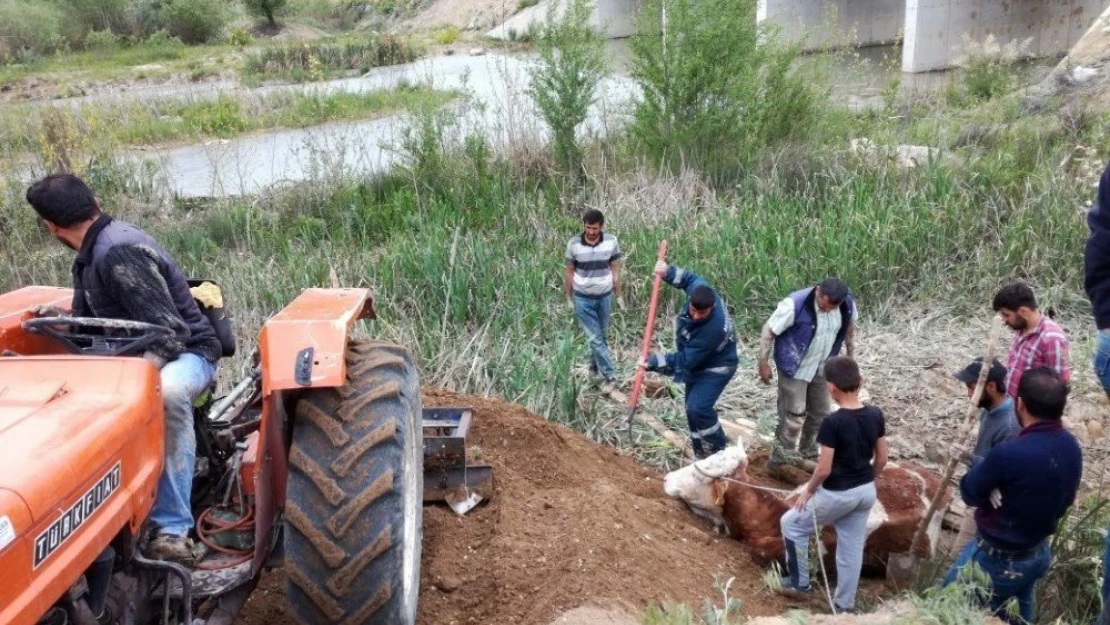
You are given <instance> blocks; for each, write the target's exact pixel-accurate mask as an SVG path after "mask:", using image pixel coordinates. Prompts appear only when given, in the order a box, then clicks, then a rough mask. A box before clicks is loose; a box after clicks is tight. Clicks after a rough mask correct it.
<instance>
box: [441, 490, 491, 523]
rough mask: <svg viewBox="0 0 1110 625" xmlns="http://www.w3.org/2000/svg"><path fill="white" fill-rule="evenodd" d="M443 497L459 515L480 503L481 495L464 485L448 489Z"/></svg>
mask: <svg viewBox="0 0 1110 625" xmlns="http://www.w3.org/2000/svg"><path fill="white" fill-rule="evenodd" d="M443 499H444V500H445V501H446V502H447V505H449V506H451V509H452V510H454V511H455V514H457V515H459V516H462V515H464V514H466V513H467V512H470V511H471V510H473V509H474V506H477V505H478V504H480V503H482V496H481V495H479V494H478V493H476V492H474V491H472V490H470V489H468V488H466V487H465V486H462V487H460V488H455V489H452V490H450V491H449V492H448V493H447V494H446V495H445V496H444V497H443Z"/></svg>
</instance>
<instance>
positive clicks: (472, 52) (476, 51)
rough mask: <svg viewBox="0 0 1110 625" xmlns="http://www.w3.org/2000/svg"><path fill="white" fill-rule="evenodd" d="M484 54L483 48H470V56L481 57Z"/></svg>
mask: <svg viewBox="0 0 1110 625" xmlns="http://www.w3.org/2000/svg"><path fill="white" fill-rule="evenodd" d="M485 53H486V49H485V48H471V49H470V56H483V55H485Z"/></svg>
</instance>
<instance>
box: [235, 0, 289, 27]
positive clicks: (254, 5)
mask: <svg viewBox="0 0 1110 625" xmlns="http://www.w3.org/2000/svg"><path fill="white" fill-rule="evenodd" d="M287 3H288V0H243V6H245V7H246V9H247V12H248V13H250V14H251V15H254V16H257V17H264V18H266V21H267V22H269V23H270V26H272V27H274V28H277V16H278V15H281V14H282V13H284V12H285V5H286V4H287Z"/></svg>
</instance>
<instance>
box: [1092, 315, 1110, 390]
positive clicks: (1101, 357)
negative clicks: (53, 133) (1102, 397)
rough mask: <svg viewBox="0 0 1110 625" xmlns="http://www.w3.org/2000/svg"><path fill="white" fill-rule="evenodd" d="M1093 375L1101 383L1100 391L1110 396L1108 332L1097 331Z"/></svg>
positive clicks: (1109, 338) (1109, 333)
mask: <svg viewBox="0 0 1110 625" xmlns="http://www.w3.org/2000/svg"><path fill="white" fill-rule="evenodd" d="M1095 375H1097V376H1098V381H1099V382H1101V383H1102V390H1103V391H1105V392H1106V394H1107V395H1110V330H1099V331H1098V343H1097V344H1096V347H1095Z"/></svg>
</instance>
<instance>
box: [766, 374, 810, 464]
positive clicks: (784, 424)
mask: <svg viewBox="0 0 1110 625" xmlns="http://www.w3.org/2000/svg"><path fill="white" fill-rule="evenodd" d="M807 386H808V384H806V381H805V380H795V379H794V378H790V377H787V376H785V375H781V374H780V375H779V396H778V412H779V422H778V425H777V426H776V427H775V449H774V452H772V454H771V467H775V466H777V465H779V464H782V463H783V462H785V461H786V458H787V456H788V455H789V454H791V453H793V452H794V451H795V450H796V449H797V448H798V435H799V434H800V433H801V431H802V425H803V424H804V423H805V419H806V387H807Z"/></svg>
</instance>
